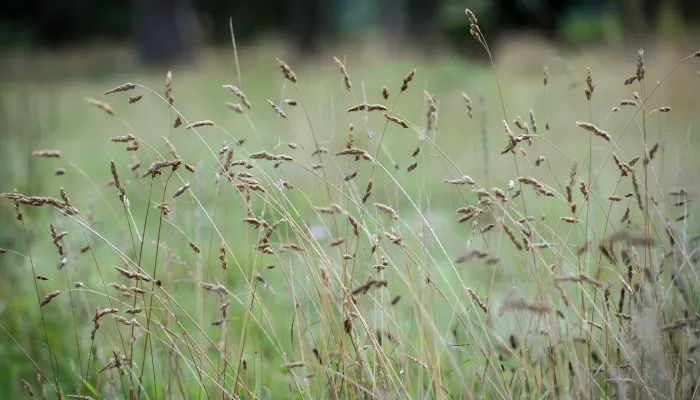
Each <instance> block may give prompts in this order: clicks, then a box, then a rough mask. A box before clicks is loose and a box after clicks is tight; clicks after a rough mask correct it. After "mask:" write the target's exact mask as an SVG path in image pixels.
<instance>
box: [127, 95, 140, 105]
mask: <svg viewBox="0 0 700 400" xmlns="http://www.w3.org/2000/svg"><path fill="white" fill-rule="evenodd" d="M142 98H143V95H142V94H137V95H136V96H131V97H129V104H134V103H136V102H138V101H139V100H141V99H142Z"/></svg>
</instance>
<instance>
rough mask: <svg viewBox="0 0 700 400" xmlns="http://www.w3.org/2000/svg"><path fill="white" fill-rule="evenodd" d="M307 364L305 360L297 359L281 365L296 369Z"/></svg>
mask: <svg viewBox="0 0 700 400" xmlns="http://www.w3.org/2000/svg"><path fill="white" fill-rule="evenodd" d="M306 365H308V364H307V363H305V362H303V361H295V362H289V363H286V364H282V365H281V367H282V368H286V369H294V368H301V367H305V366H306Z"/></svg>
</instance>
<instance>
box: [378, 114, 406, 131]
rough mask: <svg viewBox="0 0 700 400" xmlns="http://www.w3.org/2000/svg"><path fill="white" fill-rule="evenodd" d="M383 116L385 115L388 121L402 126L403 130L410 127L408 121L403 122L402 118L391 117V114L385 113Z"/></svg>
mask: <svg viewBox="0 0 700 400" xmlns="http://www.w3.org/2000/svg"><path fill="white" fill-rule="evenodd" d="M383 114H384V117H386V119H388V120H389V121H391V122H393V123H395V124H397V125H399V126H401V127H402V128H408V127H409V125H408V123H407V122H406V121H404V120H402V119H400V118H396V117H393V116H391V115H389V114H387V113H383Z"/></svg>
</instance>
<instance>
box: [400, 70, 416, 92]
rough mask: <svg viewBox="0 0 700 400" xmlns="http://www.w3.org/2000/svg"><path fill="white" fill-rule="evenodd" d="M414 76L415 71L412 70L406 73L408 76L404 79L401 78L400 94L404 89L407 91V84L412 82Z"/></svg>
mask: <svg viewBox="0 0 700 400" xmlns="http://www.w3.org/2000/svg"><path fill="white" fill-rule="evenodd" d="M415 76H416V69H415V68H414V69H412V70H411V71H410V72H409V73H408V75H406V77H405V78H403V85H401V91H402V92H403V91H405V90H406V89H408V83H409V82H411V81H412V80H413V77H415Z"/></svg>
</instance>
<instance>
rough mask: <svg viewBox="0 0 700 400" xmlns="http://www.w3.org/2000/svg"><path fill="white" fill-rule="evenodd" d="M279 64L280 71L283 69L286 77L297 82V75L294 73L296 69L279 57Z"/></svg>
mask: <svg viewBox="0 0 700 400" xmlns="http://www.w3.org/2000/svg"><path fill="white" fill-rule="evenodd" d="M277 64H278V65H279V67H280V71H282V73H283V74H284V77H285V78H287V79H289V80H290V81H292V82H294V83H297V75H296V74H295V73H294V71H292V69H291V68H290V67H289V65H287V63H285V62H284V61H282V60H280V59H279V58H278V59H277Z"/></svg>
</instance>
